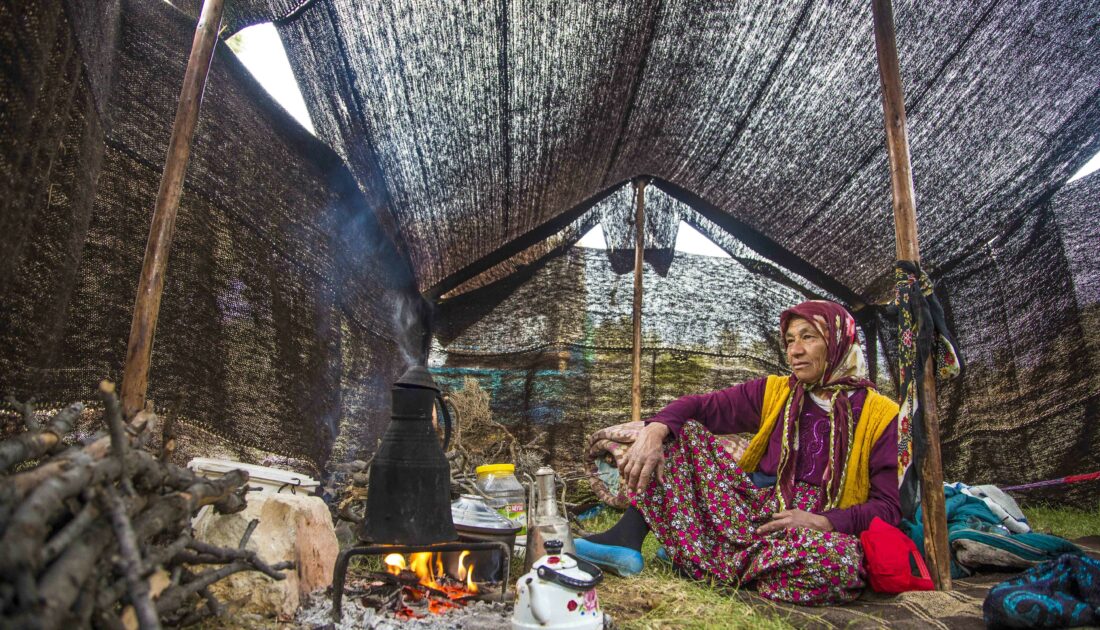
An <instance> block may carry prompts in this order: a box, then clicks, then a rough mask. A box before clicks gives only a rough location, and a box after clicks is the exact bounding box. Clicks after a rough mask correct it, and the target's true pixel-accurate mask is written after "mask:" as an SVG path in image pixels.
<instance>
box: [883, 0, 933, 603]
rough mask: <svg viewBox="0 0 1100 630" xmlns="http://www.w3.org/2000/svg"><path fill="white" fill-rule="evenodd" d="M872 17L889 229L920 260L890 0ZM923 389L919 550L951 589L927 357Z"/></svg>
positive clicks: (902, 254)
mask: <svg viewBox="0 0 1100 630" xmlns="http://www.w3.org/2000/svg"><path fill="white" fill-rule="evenodd" d="M871 12H872V14H873V15H874V23H875V48H876V50H877V51H878V69H879V76H880V77H881V79H882V109H883V115H884V116H885V119H886V147H887V149H888V150H889V152H890V188H891V192H892V193H893V198H894V230H895V236H896V238H897V257H898V260H911V261H913V262H920V250H919V248H918V246H917V212H916V205H915V203H914V195H913V172H912V170H911V168H910V163H909V138H908V135H907V132H906V127H905V98H904V95H903V93H902V86H901V68H900V66H899V64H898V49H897V41H896V40H895V37H894V10H893V7H892V6H891V4H890V0H871ZM924 374H925V378H924V385H923V391H922V394H923V396H922V399H923V405H924V407H923V412H922V413H921V418H922V419H923V423H924V434H925V437H926V441H927V449H926V452H925V454H924V458H923V460H922V461H921V471H920V472H921V505H922V506H923V507H922V510H921V511H922V512H923V520H924V550H925V554H924V555H925V558H926V559H927V560H928V564H929V565H930V566H929V570H930V571H931V573H932V580H933V582H934V583H935V585H936V588H937V589H939V590H951V556H950V551H949V549H948V547H947V516H946V511H945V508H944V497H943V465H942V462H941V458H940V421H939V417H938V414H937V412H936V378H935V374H936V370H935V366H934V365H933V361H932V357H931V356H929V357H928V360H927V361H926V362H925V364H924Z"/></svg>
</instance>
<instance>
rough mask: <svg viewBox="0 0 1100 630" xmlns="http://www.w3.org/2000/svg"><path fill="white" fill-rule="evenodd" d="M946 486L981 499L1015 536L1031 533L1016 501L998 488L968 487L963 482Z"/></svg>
mask: <svg viewBox="0 0 1100 630" xmlns="http://www.w3.org/2000/svg"><path fill="white" fill-rule="evenodd" d="M944 485H945V486H946V485H950V486H951V487H953V488H955V489H956V490H958V491H959V492H962V493H963V494H965V495H968V496H972V497H975V498H978V499H981V500H982V502H984V503H985V505H986V507H988V508H989V511H990V512H993V514H994V515H995V516H996V517H997V518H999V519H1001V525H1004V526H1005V527H1007V528H1008V530H1009V531H1011V532H1012V533H1013V534H1026V533H1028V532H1030V531H1031V526H1030V525H1028V523H1027V518H1026V517H1025V516H1024V512H1023V510H1021V509H1020V506H1019V505H1017V504H1016V500H1015V499H1013V498H1012V497H1010V496H1008V495H1007V494H1005V492H1004V491H1003V490H1001V489H1000V488H998V487H997V486H993V485H984V486H968V485H966V484H965V483H962V482H957V483H952V484H946V483H945V484H944Z"/></svg>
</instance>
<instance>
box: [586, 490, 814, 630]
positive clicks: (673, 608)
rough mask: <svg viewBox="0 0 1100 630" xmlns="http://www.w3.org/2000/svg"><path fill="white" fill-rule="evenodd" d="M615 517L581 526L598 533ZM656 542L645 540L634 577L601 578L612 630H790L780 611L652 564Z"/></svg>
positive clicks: (603, 601)
mask: <svg viewBox="0 0 1100 630" xmlns="http://www.w3.org/2000/svg"><path fill="white" fill-rule="evenodd" d="M620 515H621V512H618V511H616V510H604V511H603V512H602V513H601V514H600V515H599V516H597V517H595V518H593V519H590V520H587V521H585V522H584V526H585V528H586V529H588V530H589V531H592V532H601V531H603V530H605V529H607V528H609V527H611V525H612V524H614V523H615V521H617V520H618V519H619V516H620ZM657 546H658V545H657V541H656V540H655V539H654V538H653V537H652V536H649V537H647V538H646V541H645V544H644V545H643V546H642V555H643V556H644V557H645V561H646V568H645V570H643V571H642V573H641V574H640V575H637V576H634V577H631V578H619V577H615V576H614V575H607V576H606V578H605V579H604V581H603V584H601V585H600V586H599V588H598V590H599V593H600V605H601V607H602V608H603V609H604V611H606V612H607V613H608V614H609V615H611V617H612V619H614V620H615V624H616V627H618V628H622V629H623V630H656V629H658V628H660V629H664V628H677V629H678V628H685V629H691V630H702V629H704V628H765V629H771V628H775V629H779V628H783V629H786V628H792V627H793V626H792V625H790V624H789V623H787V622H786V621H785V620H784V618H783V616H782V613H781V611H779V610H778V609H767V608H762V607H752V606H748V605H746V604H744V603H742V602H740V601H738V600H737V599H735V598H733V597H731V596H730V595H729V592H728V591H727V590H726V589H725V588H724V587H721V586H718V585H714V584H711V583H709V582H694V581H691V580H687V579H684V578H682V577H680V576H679V575H677V574H676V573H674V572H673V571H672V570H670V569H668V568H667V567H666V566H665V565H663V564H661V563H660V562H657V561H655V560H654V558H653V555H654V554H655V553H657Z"/></svg>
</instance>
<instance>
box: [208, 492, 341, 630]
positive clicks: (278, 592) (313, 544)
mask: <svg viewBox="0 0 1100 630" xmlns="http://www.w3.org/2000/svg"><path fill="white" fill-rule="evenodd" d="M254 518H255V519H259V520H260V524H259V525H258V526H257V527H256V531H254V532H253V533H252V537H251V538H250V539H249V541H248V548H249V549H251V550H253V551H255V552H256V553H257V554H259V556H260V558H261V559H263V560H264V561H265V562H267V563H269V564H274V563H276V562H283V561H286V560H292V561H294V563H295V565H296V567H297V569H296V570H294V571H286V575H287V579H285V580H281V581H276V580H272V579H271V578H269V577H267V576H265V575H263V574H262V573H259V572H256V571H247V572H243V573H238V574H236V575H232V576H230V577H228V578H226V579H225V580H222V581H220V582H218V583H217V584H215V585H214V586H213V587H212V590H213V591H214V593H215V595H216V596H218V597H219V598H220V599H221V600H222V601H224V602H226V603H227V604H228V605H229V606H230V607H231V608H232V609H234V610H236V611H238V612H251V613H258V614H262V615H266V616H277V617H279V618H282V619H289V618H290V617H292V616H293V615H294V612H295V611H296V610H297V609H298V604H299V602H300V601H301V597H302V596H304V595H308V594H309V593H311V592H313V591H315V590H317V589H321V588H325V587H327V586H329V585H330V584H332V570H333V566H334V565H335V564H336V555H337V553H338V551H339V546H338V544H337V542H336V533H335V531H334V529H333V526H332V518H331V517H330V516H329V511H328V506H326V505H325V502H324V501H322V500H321V499H320V498H318V497H313V496H305V495H301V494H298V495H294V494H287V493H279V494H275V493H266V492H265V493H254V494H249V497H248V507H247V508H245V509H244V510H243V511H241V512H239V513H237V514H229V515H220V514H215V513H214V512H213V511H212V510H207V511H205V512H203V513H200V515H199V517H198V518H197V519H196V521H195V524H194V528H195V537H196V538H198V539H199V540H203V541H206V542H208V543H210V544H214V545H219V546H222V547H236V546H237V545H238V543H240V540H241V536H243V535H244V531H245V529H246V528H247V527H248V523H249V521H251V520H252V519H254Z"/></svg>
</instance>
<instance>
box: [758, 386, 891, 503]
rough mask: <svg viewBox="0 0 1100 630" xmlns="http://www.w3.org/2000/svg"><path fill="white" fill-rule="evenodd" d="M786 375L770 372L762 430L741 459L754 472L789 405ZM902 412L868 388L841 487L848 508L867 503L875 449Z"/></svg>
mask: <svg viewBox="0 0 1100 630" xmlns="http://www.w3.org/2000/svg"><path fill="white" fill-rule="evenodd" d="M787 381H788V377H786V376H769V377H768V384H767V385H766V386H765V387H764V404H763V408H762V409H761V412H760V430H759V431H757V432H756V435H755V436H753V438H752V441H751V442H749V446H748V448H746V449H745V454H744V455H742V456H741V461H740V462H739V464H740V466H741V470H744V471H745V472H753V471H754V470H756V467H757V466H758V465H759V464H760V458H761V457H763V456H764V451H766V450H767V448H768V441H769V439H770V438H771V435H772V431H773V430H774V429H775V428H776V425H777V424H778V421H779V415H780V414H781V413H782V412H783V408H784V407H786V404H787V397H788V396H790V393H791V388H790V385H789V384H788V382H787ZM897 415H898V406H897V404H896V403H895V402H894V401H892V400H890V399H889V398H887V397H886V396H883V395H882V394H880V393H878V392H876V391H874V390H868V391H867V398H866V399H865V400H864V402H863V411H862V412H861V413H860V414H859V421H858V422H857V423H856V435H855V439H853V440H852V452H851V453H848V463H847V468H848V476H847V478H846V480H845V482H844V487H843V488H841V491H840V507H841V508H846V507H851V506H853V505H858V504H860V503H865V502H866V501H867V498H868V496H870V492H871V449H872V448H873V447H874V446H875V442H877V441H878V439H879V438H880V437H882V433H883V431H885V430H886V427H888V426H889V425H890V421H891V420H893V419H894V418H895V417H896V416H897Z"/></svg>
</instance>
